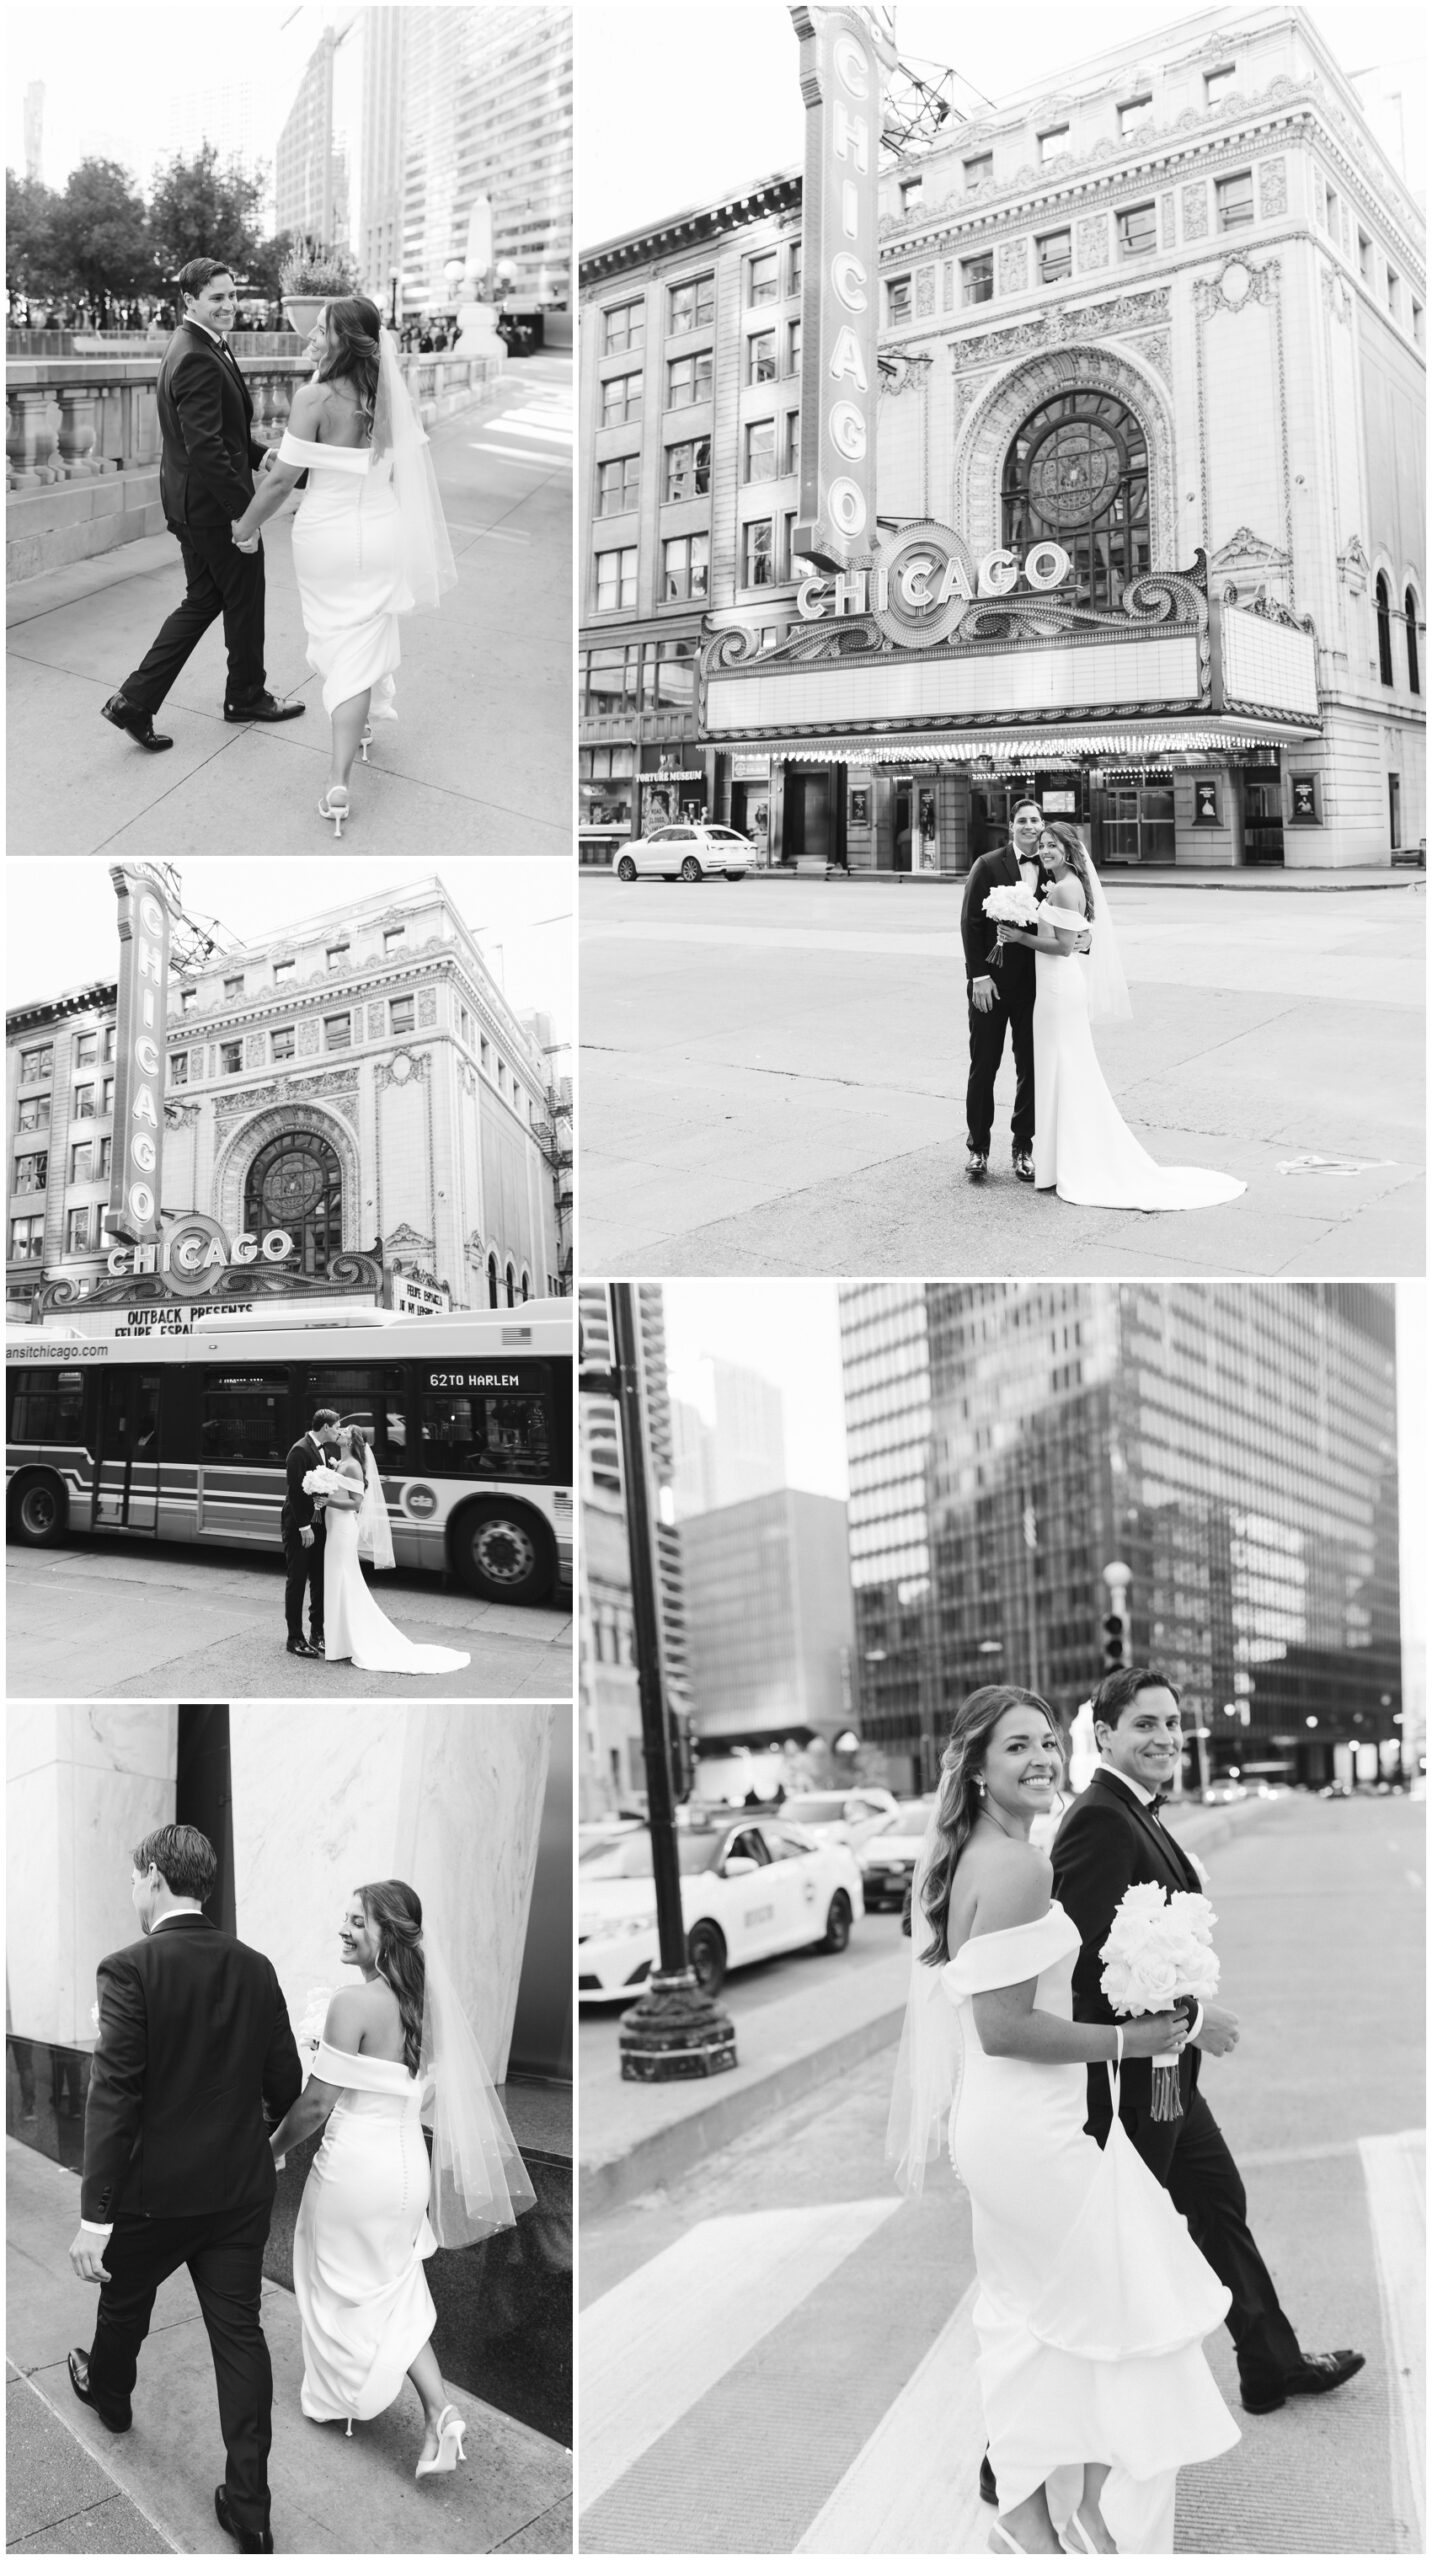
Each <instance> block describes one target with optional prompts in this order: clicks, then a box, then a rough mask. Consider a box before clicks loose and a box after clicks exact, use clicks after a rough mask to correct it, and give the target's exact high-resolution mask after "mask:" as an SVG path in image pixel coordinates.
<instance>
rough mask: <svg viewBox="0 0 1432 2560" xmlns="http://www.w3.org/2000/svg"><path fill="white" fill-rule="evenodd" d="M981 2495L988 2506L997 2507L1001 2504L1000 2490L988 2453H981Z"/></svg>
mask: <svg viewBox="0 0 1432 2560" xmlns="http://www.w3.org/2000/svg"><path fill="white" fill-rule="evenodd" d="M980 2496H981V2497H982V2498H983V2500H984V2502H985V2505H986V2506H987V2507H997V2506H998V2505H999V2491H998V2489H997V2488H996V2487H995V2485H994V2473H993V2472H992V2471H991V2469H990V2467H989V2455H988V2454H987V2453H982V2454H981V2455H980Z"/></svg>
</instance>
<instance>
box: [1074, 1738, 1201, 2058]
mask: <svg viewBox="0 0 1432 2560" xmlns="http://www.w3.org/2000/svg"><path fill="white" fill-rule="evenodd" d="M1049 1855H1050V1858H1051V1860H1052V1861H1053V1866H1054V1898H1055V1901H1056V1902H1058V1903H1060V1904H1061V1905H1062V1907H1063V1908H1064V1910H1065V1911H1067V1912H1068V1914H1069V1917H1070V1919H1071V1920H1072V1921H1073V1923H1074V1926H1075V1928H1076V1929H1077V1930H1078V1932H1079V1935H1080V1937H1081V1939H1082V1940H1083V1945H1082V1946H1081V1948H1080V1950H1079V1957H1078V1961H1077V1963H1076V1964H1075V1967H1074V1983H1073V1993H1074V2015H1075V2017H1076V2018H1077V2019H1081V2020H1083V2021H1084V2022H1085V2023H1086V2024H1088V2025H1097V2026H1107V2025H1109V2024H1110V2023H1111V2022H1112V2020H1113V2016H1114V2012H1113V2010H1112V2009H1111V2008H1110V2006H1109V2003H1108V2001H1107V2000H1106V1999H1105V1997H1104V1994H1103V1992H1102V1991H1101V1990H1100V1988H1099V1976H1100V1974H1101V1972H1102V1970H1103V1959H1102V1957H1101V1956H1100V1953H1099V1950H1100V1948H1101V1947H1102V1946H1103V1943H1104V1940H1105V1939H1106V1938H1107V1936H1108V1934H1109V1930H1110V1928H1111V1926H1112V1924H1113V1918H1114V1913H1115V1911H1116V1910H1117V1909H1118V1906H1119V1904H1120V1903H1121V1902H1122V1900H1123V1898H1124V1895H1125V1893H1126V1892H1127V1891H1128V1888H1129V1886H1130V1885H1131V1884H1159V1885H1162V1886H1163V1888H1164V1890H1165V1892H1166V1893H1202V1891H1203V1885H1202V1881H1201V1879H1200V1877H1199V1873H1198V1869H1197V1868H1196V1867H1195V1866H1194V1865H1193V1863H1192V1861H1191V1859H1189V1858H1188V1857H1187V1856H1186V1855H1185V1853H1184V1851H1183V1850H1182V1849H1181V1848H1180V1847H1179V1845H1178V1842H1177V1840H1176V1839H1175V1838H1174V1836H1173V1833H1172V1832H1171V1831H1166V1830H1165V1829H1164V1826H1163V1824H1162V1823H1161V1822H1159V1821H1157V1820H1156V1819H1155V1817H1154V1815H1153V1814H1152V1813H1151V1812H1150V1811H1149V1809H1148V1807H1147V1806H1146V1805H1142V1804H1140V1802H1139V1800H1138V1797H1137V1796H1135V1795H1132V1794H1131V1793H1130V1792H1129V1789H1128V1788H1127V1787H1126V1786H1125V1785H1124V1783H1123V1781H1122V1779H1120V1778H1115V1777H1112V1776H1111V1775H1110V1774H1109V1772H1108V1771H1107V1770H1105V1769H1096V1770H1095V1772H1094V1775H1093V1776H1092V1778H1091V1779H1090V1781H1089V1784H1088V1786H1087V1787H1086V1788H1085V1790H1084V1793H1083V1794H1082V1796H1077V1797H1076V1798H1075V1800H1074V1802H1073V1804H1071V1806H1070V1807H1069V1810H1068V1812H1067V1813H1066V1814H1065V1816H1064V1819H1063V1821H1062V1822H1061V1823H1060V1825H1059V1829H1058V1832H1057V1833H1056V1835H1055V1840H1054V1846H1053V1848H1052V1849H1051V1850H1050V1853H1049ZM1201 2059H1202V2057H1201V2055H1199V2054H1198V2053H1196V2052H1195V2053H1192V2054H1189V2055H1187V2056H1186V2062H1187V2063H1188V2064H1191V2075H1190V2076H1189V2077H1188V2078H1186V2080H1185V2089H1187V2088H1188V2087H1191V2086H1193V2085H1194V2084H1195V2083H1196V2082H1197V2079H1198V2067H1199V2063H1200V2061H1201ZM1152 2071H1153V2065H1152V2063H1151V2062H1150V2061H1149V2060H1148V2059H1147V2058H1146V2057H1144V2058H1140V2059H1135V2060H1134V2061H1132V2062H1126V2063H1125V2065H1124V2071H1123V2084H1124V2088H1125V2090H1126V2092H1127V2093H1128V2095H1129V2096H1130V2097H1132V2098H1133V2099H1134V2101H1135V2102H1136V2104H1137V2105H1139V2106H1140V2107H1143V2108H1145V2109H1146V2108H1147V2107H1148V2105H1149V2104H1150V2102H1151V2099H1152V2088H1151V2074H1152ZM1093 2077H1094V2075H1093V2074H1091V2082H1092V2079H1093ZM1097 2077H1098V2079H1099V2082H1100V2084H1101V2087H1102V2090H1103V2092H1104V2102H1105V2104H1106V2105H1107V2092H1108V2083H1107V2081H1106V2080H1105V2078H1104V2074H1103V2070H1102V2068H1100V2069H1099V2071H1098V2074H1097Z"/></svg>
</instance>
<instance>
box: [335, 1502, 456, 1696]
mask: <svg viewBox="0 0 1432 2560" xmlns="http://www.w3.org/2000/svg"><path fill="white" fill-rule="evenodd" d="M323 1652H324V1659H325V1660H326V1661H328V1662H351V1663H352V1664H353V1666H354V1668H355V1669H356V1670H358V1671H399V1672H419V1671H428V1672H434V1671H464V1670H466V1668H467V1665H468V1663H469V1662H470V1661H471V1660H472V1656H471V1654H469V1653H454V1652H453V1650H452V1648H451V1647H450V1646H449V1645H445V1644H412V1643H410V1642H409V1640H408V1638H407V1637H406V1636H405V1635H404V1634H403V1631H402V1629H401V1627H395V1626H394V1625H393V1624H392V1621H391V1620H390V1619H388V1618H385V1617H384V1615H383V1612H382V1610H381V1609H380V1608H379V1606H378V1603H377V1601H376V1600H375V1599H374V1597H373V1594H372V1592H371V1591H370V1590H369V1588H368V1585H367V1583H366V1582H365V1581H364V1579H363V1568H362V1566H361V1565H360V1563H359V1561H358V1514H357V1512H356V1511H340V1510H339V1509H338V1507H337V1505H336V1504H330V1505H329V1509H328V1515H327V1523H326V1527H325V1530H324V1543H323Z"/></svg>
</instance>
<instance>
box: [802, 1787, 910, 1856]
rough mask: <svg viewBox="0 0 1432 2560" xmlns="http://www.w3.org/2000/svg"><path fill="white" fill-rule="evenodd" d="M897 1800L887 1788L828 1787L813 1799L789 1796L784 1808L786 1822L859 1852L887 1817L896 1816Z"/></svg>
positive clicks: (822, 1789) (817, 1792) (817, 1793)
mask: <svg viewBox="0 0 1432 2560" xmlns="http://www.w3.org/2000/svg"><path fill="white" fill-rule="evenodd" d="M895 1809H896V1805H895V1798H894V1796H893V1795H892V1794H891V1792H890V1789H889V1788H888V1787H866V1786H861V1787H829V1788H821V1789H818V1790H817V1791H816V1793H815V1794H813V1795H808V1796H797V1795H790V1796H787V1798H786V1800H785V1803H784V1805H783V1806H782V1808H781V1820H782V1821H783V1822H798V1823H799V1824H800V1825H801V1827H802V1829H804V1828H805V1827H806V1825H807V1824H809V1825H810V1826H811V1827H812V1828H813V1829H815V1828H818V1829H820V1830H823V1831H825V1832H826V1834H827V1836H828V1837H829V1838H831V1839H833V1840H843V1841H844V1842H845V1843H846V1846H847V1847H848V1848H851V1849H858V1848H859V1846H860V1843H861V1841H862V1840H868V1839H869V1837H870V1834H871V1833H872V1831H877V1830H878V1829H879V1828H880V1825H881V1824H882V1823H883V1822H884V1821H885V1819H886V1816H887V1815H889V1814H892V1813H894V1811H895Z"/></svg>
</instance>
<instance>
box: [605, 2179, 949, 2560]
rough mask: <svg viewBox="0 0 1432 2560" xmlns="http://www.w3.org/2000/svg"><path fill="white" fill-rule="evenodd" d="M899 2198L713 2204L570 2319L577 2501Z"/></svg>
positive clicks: (613, 2472) (725, 2368) (610, 2477)
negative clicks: (760, 2206) (741, 2208)
mask: <svg viewBox="0 0 1432 2560" xmlns="http://www.w3.org/2000/svg"><path fill="white" fill-rule="evenodd" d="M899 2204H900V2198H899V2197H898V2196H891V2197H889V2198H886V2197H884V2196H879V2197H875V2198H873V2199H870V2200H869V2201H865V2202H861V2203H857V2204H840V2205H802V2206H792V2207H789V2208H786V2209H784V2210H781V2211H778V2212H772V2213H736V2214H719V2215H717V2216H715V2217H714V2218H713V2219H712V2220H711V2221H709V2222H702V2223H698V2224H697V2225H696V2227H695V2229H694V2230H691V2231H686V2232H683V2234H682V2236H681V2238H680V2239H679V2240H676V2241H674V2242H673V2243H672V2245H671V2247H670V2248H669V2249H663V2250H661V2251H660V2252H659V2253H658V2255H657V2256H656V2257H654V2258H651V2259H649V2260H648V2261H647V2264H646V2265H645V2266H643V2267H638V2268H637V2269H636V2271H635V2273H634V2274H632V2275H629V2276H627V2277H625V2278H624V2279H623V2281H622V2282H621V2283H620V2284H617V2285H613V2287H612V2288H611V2291H610V2292H609V2293H604V2294H603V2295H602V2296H601V2297H600V2299H599V2300H598V2301H596V2302H594V2303H593V2304H592V2306H591V2308H590V2310H588V2311H586V2312H584V2313H583V2314H582V2318H581V2320H580V2323H579V2325H578V2346H579V2354H580V2357H581V2394H582V2396H581V2408H582V2424H581V2442H580V2452H579V2465H580V2467H579V2474H578V2476H579V2479H580V2483H581V2492H582V2503H583V2506H584V2507H590V2506H592V2505H594V2504H595V2502H596V2500H597V2499H598V2498H600V2497H603V2496H604V2495H605V2493H606V2491H607V2490H608V2489H610V2488H611V2486H612V2484H613V2483H614V2482H615V2481H617V2480H619V2479H620V2478H621V2476H622V2474H623V2472H625V2471H629V2470H630V2469H631V2466H632V2464H633V2463H634V2462H637V2461H639V2460H640V2458H641V2456H642V2455H643V2454H644V2453H646V2452H648V2451H649V2450H650V2448H651V2446H652V2445H654V2444H655V2443H656V2442H657V2441H658V2439H659V2438H660V2437H661V2436H663V2435H665V2433H666V2431H667V2429H668V2428H669V2427H673V2426H675V2424H676V2422H677V2420H678V2419H679V2418H682V2417H684V2416H685V2414H686V2412H687V2410H688V2409H692V2408H694V2407H695V2405H696V2403H697V2401H698V2400H700V2399H702V2398H703V2397H704V2395H705V2394H706V2393H707V2392H708V2391H710V2390H711V2389H712V2388H713V2386H714V2385H715V2384H716V2383H718V2382H719V2381H720V2380H721V2378H722V2375H723V2374H726V2373H729V2372H730V2371H731V2370H732V2369H733V2367H734V2366H736V2365H737V2364H739V2363H740V2361H741V2358H742V2357H743V2356H745V2355H748V2354H749V2353H750V2350H751V2349H752V2347H754V2346H755V2345H757V2344H758V2342H759V2341H760V2340H761V2339H762V2338H764V2337H766V2336H767V2335H768V2334H769V2333H770V2331H771V2330H772V2329H774V2328H776V2327H777V2326H778V2324H779V2323H780V2322H781V2321H782V2320H784V2319H786V2318H787V2317H788V2315H789V2314H790V2312H792V2311H793V2310H794V2309H795V2308H796V2306H797V2305H798V2304H799V2303H801V2302H804V2301H805V2300H806V2298H807V2296H808V2295H810V2294H812V2293H813V2292H814V2291H815V2289H816V2287H817V2286H818V2285H821V2284H823V2283H824V2282H825V2280H826V2278H827V2277H828V2276H829V2275H831V2274H833V2272H834V2270H835V2269H836V2268H837V2267H838V2266H840V2265H841V2264H842V2262H843V2261H844V2260H845V2259H846V2258H847V2257H849V2255H850V2253H851V2251H852V2250H853V2249H858V2248H859V2247H860V2246H861V2244H862V2242H864V2241H865V2240H867V2239H869V2237H870V2235H871V2233H872V2232H875V2231H878V2230H879V2229H880V2227H881V2225H882V2224H883V2223H885V2222H887V2221H888V2220H889V2218H890V2216H891V2214H892V2213H894V2212H895V2211H896V2210H897V2209H898V2207H899ZM910 2547H912V2548H913V2547H914V2546H910Z"/></svg>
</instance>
